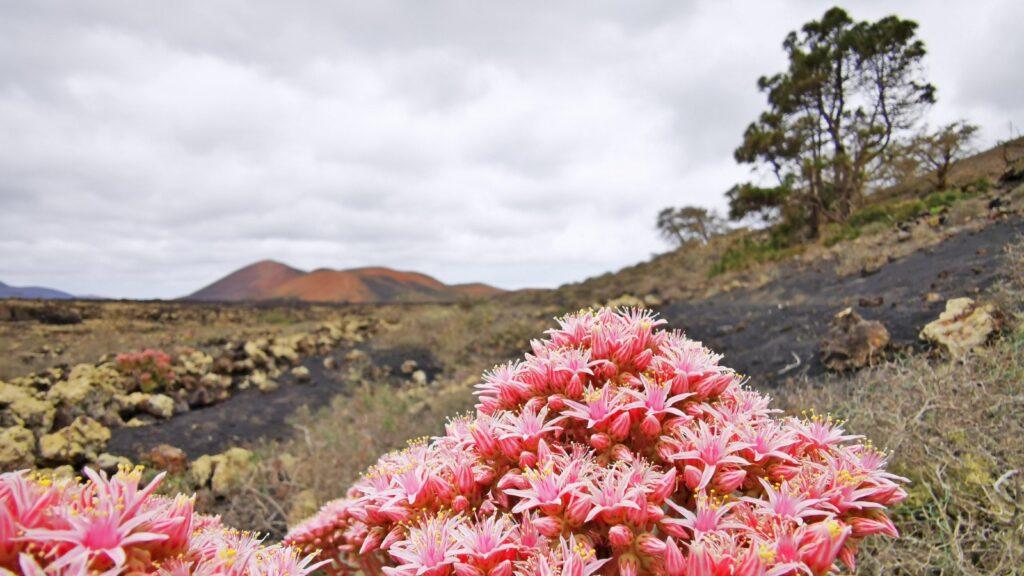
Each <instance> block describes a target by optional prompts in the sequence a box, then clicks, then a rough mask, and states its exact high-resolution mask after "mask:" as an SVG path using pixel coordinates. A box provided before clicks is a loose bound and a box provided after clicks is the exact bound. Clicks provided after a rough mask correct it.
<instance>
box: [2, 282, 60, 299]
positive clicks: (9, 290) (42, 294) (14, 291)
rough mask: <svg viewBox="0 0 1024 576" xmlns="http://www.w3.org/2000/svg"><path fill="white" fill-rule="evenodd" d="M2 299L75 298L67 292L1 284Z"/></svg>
mask: <svg viewBox="0 0 1024 576" xmlns="http://www.w3.org/2000/svg"><path fill="white" fill-rule="evenodd" d="M0 298H39V299H43V300H70V299H72V298H74V296H72V295H71V294H68V293H67V292H61V291H60V290H54V289H53V288H41V287H39V286H24V287H18V286H8V285H7V284H4V283H3V282H0Z"/></svg>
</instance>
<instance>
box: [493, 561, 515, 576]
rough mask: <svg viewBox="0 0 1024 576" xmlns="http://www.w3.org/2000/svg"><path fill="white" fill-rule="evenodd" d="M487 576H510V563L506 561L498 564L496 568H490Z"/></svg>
mask: <svg viewBox="0 0 1024 576" xmlns="http://www.w3.org/2000/svg"><path fill="white" fill-rule="evenodd" d="M487 576H512V562H510V561H508V560H503V561H501V562H499V563H498V564H497V566H495V567H494V568H491V571H490V572H488V573H487Z"/></svg>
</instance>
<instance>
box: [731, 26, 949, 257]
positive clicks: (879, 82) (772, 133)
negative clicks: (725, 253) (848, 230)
mask: <svg viewBox="0 0 1024 576" xmlns="http://www.w3.org/2000/svg"><path fill="white" fill-rule="evenodd" d="M916 30H917V24H916V23H915V22H912V21H910V20H903V19H900V18H898V17H896V16H887V17H885V18H882V19H880V20H878V21H875V22H868V21H862V22H857V21H854V20H853V19H852V18H851V17H850V16H849V15H848V14H847V13H846V12H845V11H843V10H842V9H840V8H832V9H830V10H828V11H827V12H826V13H825V14H824V16H823V17H822V18H821V19H820V20H817V21H812V22H808V23H807V24H805V25H804V26H803V27H802V28H801V29H800V30H799V31H795V32H791V33H790V34H789V35H788V36H787V37H786V40H785V42H784V43H783V48H784V50H785V51H786V55H787V57H788V59H789V65H788V67H787V69H786V70H785V71H783V72H781V73H778V74H775V75H774V76H767V77H762V78H761V79H760V80H758V87H759V88H760V89H761V91H762V92H764V93H765V94H766V95H767V98H768V109H767V110H766V111H765V112H763V113H762V114H761V115H760V117H759V118H758V119H757V120H756V121H755V122H753V123H751V124H750V125H749V126H748V127H747V129H746V131H745V133H744V137H743V143H742V144H741V145H740V146H739V147H738V148H737V149H736V151H735V153H734V155H735V158H736V160H737V161H738V162H742V163H750V164H755V165H758V166H759V167H761V168H763V169H765V170H766V171H768V172H770V173H772V174H773V175H774V176H775V178H776V180H777V182H778V183H779V184H778V186H776V187H762V186H758V185H755V184H750V183H747V184H740V185H737V186H735V187H733V189H732V190H730V191H729V199H730V216H731V217H733V218H736V219H739V218H744V217H746V216H748V215H751V214H757V215H764V214H765V213H769V214H772V215H773V216H774V217H775V218H778V219H781V220H783V221H787V222H788V223H790V224H791V225H799V226H800V227H802V228H804V229H805V230H806V233H807V235H809V236H811V237H815V236H817V235H818V233H819V228H820V226H821V224H822V223H824V222H829V221H831V222H843V221H845V220H846V219H847V218H848V217H849V216H850V215H851V214H852V213H853V211H854V208H855V207H856V206H857V205H858V204H859V199H860V198H861V196H862V195H863V191H864V188H865V186H866V184H867V183H868V182H871V181H872V180H874V179H876V178H878V177H879V175H880V174H881V172H882V168H883V167H884V162H885V152H886V150H887V149H888V148H889V146H890V144H891V143H892V142H893V141H894V139H897V138H899V137H900V136H901V135H903V134H904V133H905V132H907V131H908V130H909V129H910V128H911V127H912V126H913V125H914V124H915V123H916V121H917V119H918V118H919V116H920V114H921V113H922V112H923V110H924V108H926V107H927V106H928V105H930V104H931V103H933V102H934V100H935V95H934V93H935V88H934V86H932V85H931V84H928V83H927V82H926V81H925V80H924V78H923V74H922V66H921V63H922V60H923V58H924V55H925V48H924V43H923V42H921V40H919V39H917V37H916Z"/></svg>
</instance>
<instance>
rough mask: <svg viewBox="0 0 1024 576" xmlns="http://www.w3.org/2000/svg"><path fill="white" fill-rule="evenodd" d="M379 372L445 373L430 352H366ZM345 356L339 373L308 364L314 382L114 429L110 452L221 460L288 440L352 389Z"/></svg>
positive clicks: (314, 361)
mask: <svg viewBox="0 0 1024 576" xmlns="http://www.w3.org/2000/svg"><path fill="white" fill-rule="evenodd" d="M362 349H363V350H364V352H366V353H367V355H368V356H369V357H370V359H371V361H372V362H373V364H374V365H375V366H377V367H378V368H380V369H383V370H384V371H386V372H387V373H390V374H391V375H392V376H393V379H394V380H395V381H396V382H398V381H400V380H403V379H406V378H408V375H403V374H402V373H401V365H402V363H404V362H405V361H406V360H415V361H416V363H417V364H418V366H417V369H421V370H423V371H424V372H425V373H426V375H427V379H428V380H431V381H433V380H434V379H435V378H437V376H438V375H439V374H440V373H441V371H442V369H441V367H440V366H439V365H438V364H437V362H436V360H434V358H433V356H432V355H431V354H430V351H429V350H426V349H422V348H407V347H401V348H397V347H396V348H385V349H381V348H376V347H373V346H364V347H362ZM346 352H347V350H340V351H337V352H335V353H334V354H332V356H333V357H334V358H335V360H337V361H338V368H336V369H334V370H327V369H325V368H324V365H323V360H324V358H326V356H316V357H310V358H304V359H303V360H302V365H303V366H305V367H306V368H308V369H309V374H310V380H309V382H307V383H302V384H300V383H297V382H295V379H294V378H293V377H292V376H291V375H290V374H287V373H285V374H284V375H282V376H281V377H280V378H278V379H277V382H278V383H279V384H280V387H279V388H278V389H277V390H274V391H272V392H261V391H259V390H257V389H255V388H249V389H247V390H234V391H233V392H232V394H231V396H230V397H229V398H228V399H227V400H225V401H223V402H220V403H217V404H213V405H211V406H206V407H203V408H198V409H194V410H191V411H189V412H185V413H184V414H179V415H175V416H174V417H173V418H171V419H170V420H165V421H158V422H156V423H154V424H151V425H149V426H142V427H138V428H127V427H126V428H114V429H112V430H111V440H110V443H109V444H108V445H107V451H108V452H110V453H111V454H118V455H122V456H127V457H129V458H131V459H133V461H137V460H138V459H139V458H140V457H141V456H142V455H144V454H146V453H147V452H149V451H150V450H152V449H153V447H155V446H157V445H159V444H170V445H171V446H176V447H178V448H181V449H182V450H184V451H185V453H186V454H187V455H188V457H189V458H190V459H195V458H198V457H199V456H202V455H204V454H217V453H220V452H223V451H224V450H227V449H228V448H230V447H232V446H249V445H253V444H256V443H257V441H259V440H278V441H282V440H286V439H288V438H291V437H292V436H293V434H294V432H295V429H294V427H292V426H291V425H290V424H289V422H288V420H289V418H290V417H291V416H292V415H293V414H294V413H295V411H296V410H298V409H299V408H300V407H303V406H305V407H308V408H309V409H310V410H316V409H318V408H321V407H323V406H327V405H329V404H330V403H331V400H332V399H333V398H334V397H335V396H338V395H339V394H342V393H343V392H345V391H346V390H347V389H348V388H349V385H350V383H349V382H347V381H346V380H345V374H346V373H347V372H348V370H347V369H346V366H345V361H344V360H343V359H342V357H343V356H344V355H345V353H346Z"/></svg>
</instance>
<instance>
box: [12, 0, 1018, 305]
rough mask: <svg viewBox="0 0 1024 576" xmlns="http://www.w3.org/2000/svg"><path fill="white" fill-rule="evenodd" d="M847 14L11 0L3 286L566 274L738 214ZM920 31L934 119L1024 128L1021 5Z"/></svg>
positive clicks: (88, 287) (173, 292)
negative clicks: (682, 226)
mask: <svg viewBox="0 0 1024 576" xmlns="http://www.w3.org/2000/svg"><path fill="white" fill-rule="evenodd" d="M829 5H830V4H829V3H817V2H809V1H792V2H781V1H780V2H772V1H761V0H757V1H755V0H750V1H746V2H726V1H707V2H679V1H666V2H645V1H636V0H630V1H628V2H626V1H623V2H615V3H612V2H599V1H593V0H591V1H587V2H572V3H557V2H478V1H466V2H420V1H415V0H409V1H407V2H382V1H373V2H368V1H365V0H355V1H339V0H323V1H320V2H269V1H268V2H244V1H227V2H209V1H206V0H199V1H194V2H188V1H175V2H141V1H137V0H126V1H124V2H114V1H110V2H82V1H74V2H64V3H62V2H22V1H20V0H0V38H3V41H2V48H0V281H3V282H6V283H8V284H14V285H30V284H32V285H44V286H49V287H53V288H59V289H63V290H67V291H70V292H73V293H76V294H98V295H105V296H116V297H175V296H180V295H183V294H186V293H189V292H191V291H193V290H195V289H197V288H199V287H200V286H202V285H204V284H207V283H209V282H210V281H212V280H214V279H216V278H218V277H219V276H222V275H223V274H225V273H227V272H229V271H231V270H233V269H235V268H237V267H240V266H242V265H245V264H248V263H250V262H253V261H255V260H259V259H263V258H274V259H278V260H282V261H284V262H287V263H290V264H292V265H295V266H298V267H301V268H306V269H312V268H317V267H331V268H347V267H355V266H363V265H386V266H392V267H396V268H400V269H409V270H417V271H422V272H426V273H428V274H432V275H434V276H437V277H438V278H440V279H441V280H443V281H446V282H467V281H484V282H489V283H492V284H495V285H497V286H500V287H504V288H519V287H525V286H556V285H559V284H562V283H565V282H569V281H575V280H581V279H583V278H585V277H587V276H591V275H594V274H598V273H602V272H605V271H608V270H614V269H617V268H620V267H622V266H625V265H628V264H632V263H634V262H637V261H639V260H643V259H646V258H648V257H650V255H651V254H652V253H656V252H659V251H663V250H665V249H666V246H665V245H664V244H663V243H662V242H661V241H660V240H659V239H658V237H657V236H656V234H655V232H654V230H653V227H652V224H653V221H654V215H655V213H656V212H657V211H658V210H659V209H660V208H662V207H664V206H666V205H678V204H700V205H706V206H711V207H719V208H720V207H723V206H724V199H723V196H722V193H723V191H724V190H726V189H727V188H728V187H729V186H730V185H732V184H733V183H735V182H736V181H738V180H740V179H742V178H744V177H745V176H746V175H747V170H746V168H744V167H739V166H736V165H735V164H734V162H733V161H732V150H733V148H734V147H735V146H736V145H737V144H738V143H739V140H740V136H741V134H742V131H743V128H744V127H745V126H746V124H747V123H748V122H750V121H751V120H752V119H753V118H754V117H755V116H756V115H757V113H758V112H759V111H760V110H761V109H762V107H763V97H762V95H761V94H759V93H758V92H757V90H756V88H755V81H756V79H757V77H758V76H759V75H762V74H767V73H773V72H777V71H779V70H780V69H781V68H782V66H783V65H784V57H783V54H782V50H781V48H780V43H781V41H782V39H783V37H784V35H785V34H786V32H788V31H789V30H792V29H794V28H796V27H798V26H799V25H800V24H802V23H803V22H805V21H807V20H808V19H810V18H816V17H818V16H820V15H821V13H823V12H824V10H825V9H826V8H827V7H828V6H829ZM845 6H846V7H847V9H848V10H850V12H851V13H852V15H853V16H854V17H855V18H877V17H879V16H882V15H885V14H888V13H892V12H895V13H897V14H899V15H900V16H903V17H907V18H912V19H915V20H917V21H919V22H920V24H921V28H920V35H921V36H922V37H923V39H924V40H925V42H926V43H927V45H928V48H929V52H930V53H929V55H928V57H927V65H928V70H929V75H930V79H931V80H932V81H933V82H934V83H935V84H936V85H937V86H938V88H939V93H938V96H939V103H938V105H937V106H935V108H934V110H933V111H932V114H931V121H932V122H941V121H945V120H951V119H956V118H961V117H963V118H967V119H969V120H971V121H973V122H975V123H977V124H979V125H981V126H982V129H983V134H982V135H983V139H984V141H985V142H986V143H990V142H993V141H995V140H996V139H999V138H1005V137H1006V136H1007V135H1008V134H1009V124H1010V122H1013V123H1014V125H1015V126H1016V127H1017V128H1018V129H1024V65H1022V64H1021V62H1024V34H1022V33H1021V30H1020V25H1021V22H1024V3H1022V2H1020V1H1019V0H1002V1H999V0H992V1H972V2H937V1H934V0H932V1H925V0H921V1H916V2H892V1H887V2H880V1H879V2H870V1H869V2H847V3H845Z"/></svg>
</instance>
